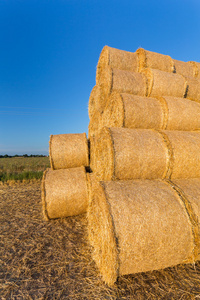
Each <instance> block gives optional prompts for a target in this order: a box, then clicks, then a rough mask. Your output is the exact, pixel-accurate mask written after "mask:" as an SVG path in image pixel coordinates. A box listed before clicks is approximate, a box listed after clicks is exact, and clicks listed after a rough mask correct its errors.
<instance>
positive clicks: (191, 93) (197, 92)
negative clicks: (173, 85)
mask: <svg viewBox="0 0 200 300" xmlns="http://www.w3.org/2000/svg"><path fill="white" fill-rule="evenodd" d="M186 80H187V93H186V98H188V99H191V100H194V101H197V102H200V78H199V79H198V78H191V77H186Z"/></svg>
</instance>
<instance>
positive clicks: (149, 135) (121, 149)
mask: <svg viewBox="0 0 200 300" xmlns="http://www.w3.org/2000/svg"><path fill="white" fill-rule="evenodd" d="M199 149H200V131H193V132H192V131H191V132H190V131H170V130H169V131H167V130H162V131H156V130H151V129H127V128H106V127H105V128H103V129H102V131H101V132H100V134H99V135H98V136H97V137H96V140H95V159H96V163H95V165H94V167H95V169H94V171H95V172H96V174H97V175H98V177H99V179H100V180H118V179H121V180H130V179H157V178H192V177H193V178H195V177H200V151H199Z"/></svg>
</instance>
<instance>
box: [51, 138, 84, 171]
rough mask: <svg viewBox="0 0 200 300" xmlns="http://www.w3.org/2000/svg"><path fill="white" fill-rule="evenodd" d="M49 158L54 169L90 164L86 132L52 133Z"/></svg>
mask: <svg viewBox="0 0 200 300" xmlns="http://www.w3.org/2000/svg"><path fill="white" fill-rule="evenodd" d="M49 159H50V163H51V168H52V169H53V170H58V169H67V168H76V167H80V166H88V165H89V151H88V140H87V136H86V133H76V134H57V135H51V136H50V141H49Z"/></svg>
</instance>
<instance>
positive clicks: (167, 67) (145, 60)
mask: <svg viewBox="0 0 200 300" xmlns="http://www.w3.org/2000/svg"><path fill="white" fill-rule="evenodd" d="M136 53H137V55H138V58H139V70H142V69H144V68H152V69H158V70H161V71H164V72H174V63H173V60H172V58H171V57H170V56H168V55H163V54H160V53H156V52H152V51H147V50H144V49H142V48H140V49H138V50H137V51H136Z"/></svg>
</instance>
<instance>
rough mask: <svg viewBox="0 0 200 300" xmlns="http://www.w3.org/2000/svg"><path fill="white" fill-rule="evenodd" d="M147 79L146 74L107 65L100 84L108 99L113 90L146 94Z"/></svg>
mask: <svg viewBox="0 0 200 300" xmlns="http://www.w3.org/2000/svg"><path fill="white" fill-rule="evenodd" d="M146 84H147V80H146V77H145V76H144V74H141V73H136V72H129V71H124V70H118V69H111V68H110V67H107V68H105V69H103V70H102V74H101V78H100V80H99V86H100V88H101V89H102V91H103V95H104V97H105V103H104V106H105V105H106V99H107V97H108V96H109V95H110V94H111V93H112V92H122V93H130V94H133V95H140V96H146V92H147V85H146Z"/></svg>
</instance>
